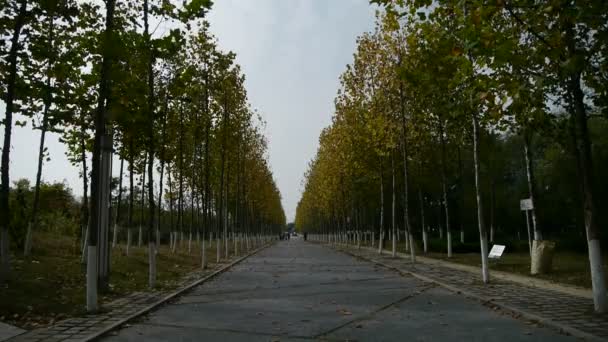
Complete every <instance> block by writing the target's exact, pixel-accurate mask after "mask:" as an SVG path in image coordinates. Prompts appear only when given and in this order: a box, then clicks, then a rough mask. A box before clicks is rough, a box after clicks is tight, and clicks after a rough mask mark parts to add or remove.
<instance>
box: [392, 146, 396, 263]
mask: <svg viewBox="0 0 608 342" xmlns="http://www.w3.org/2000/svg"><path fill="white" fill-rule="evenodd" d="M391 175H392V188H393V189H392V191H393V193H392V195H393V198H392V203H391V233H392V234H391V242H392V256H393V258H394V257H396V256H397V236H396V233H397V231H396V228H397V227H395V226H396V224H397V222H396V215H395V207H396V202H397V194H396V192H397V189H396V186H395V155H394V152H391Z"/></svg>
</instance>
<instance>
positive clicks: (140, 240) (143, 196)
mask: <svg viewBox="0 0 608 342" xmlns="http://www.w3.org/2000/svg"><path fill="white" fill-rule="evenodd" d="M147 161H148V153H147V152H146V153H145V154H144V164H143V169H144V171H143V174H142V177H141V203H140V207H139V208H140V215H141V216H140V218H139V231H138V234H137V247H141V245H142V244H143V232H142V224H143V223H144V220H145V216H146V215H144V208H145V203H146V166H147V165H148V164H147Z"/></svg>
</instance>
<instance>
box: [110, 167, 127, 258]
mask: <svg viewBox="0 0 608 342" xmlns="http://www.w3.org/2000/svg"><path fill="white" fill-rule="evenodd" d="M124 164H125V159H124V158H122V157H120V176H119V177H118V199H117V201H116V215H114V235H113V236H112V248H114V247H116V244H117V243H118V220H119V218H120V202H121V200H122V172H123V170H124Z"/></svg>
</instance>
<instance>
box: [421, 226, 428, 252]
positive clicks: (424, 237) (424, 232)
mask: <svg viewBox="0 0 608 342" xmlns="http://www.w3.org/2000/svg"><path fill="white" fill-rule="evenodd" d="M428 239H429V238H428V233H427V229H426V228H424V227H422V248H423V250H424V253H425V254H426V253H427V252H428Z"/></svg>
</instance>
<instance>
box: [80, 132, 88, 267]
mask: <svg viewBox="0 0 608 342" xmlns="http://www.w3.org/2000/svg"><path fill="white" fill-rule="evenodd" d="M83 122H84V121H83ZM80 155H81V159H82V193H83V196H82V207H81V215H82V217H81V220H80V224H81V227H82V229H81V231H83V233H82V257H81V259H80V261H81V263H83V264H84V263H85V262H86V261H87V251H86V247H87V242H88V237H87V234H88V232H89V176H88V170H87V151H86V146H85V142H84V128H83V132H82V133H81V135H80Z"/></svg>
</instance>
